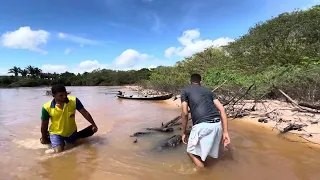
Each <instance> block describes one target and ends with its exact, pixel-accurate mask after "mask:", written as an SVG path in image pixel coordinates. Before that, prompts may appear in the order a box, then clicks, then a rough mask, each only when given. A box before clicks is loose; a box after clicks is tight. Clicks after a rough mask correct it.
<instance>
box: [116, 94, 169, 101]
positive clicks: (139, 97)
mask: <svg viewBox="0 0 320 180" xmlns="http://www.w3.org/2000/svg"><path fill="white" fill-rule="evenodd" d="M172 96H173V94H172V93H170V94H166V95H157V96H133V95H131V96H129V95H123V94H118V95H117V97H118V98H120V99H133V100H167V99H170V98H171V97H172Z"/></svg>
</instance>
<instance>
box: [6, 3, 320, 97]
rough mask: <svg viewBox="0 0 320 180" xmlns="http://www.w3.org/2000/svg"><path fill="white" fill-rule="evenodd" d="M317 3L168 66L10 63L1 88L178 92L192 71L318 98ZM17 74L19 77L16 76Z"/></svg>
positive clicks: (223, 90)
mask: <svg viewBox="0 0 320 180" xmlns="http://www.w3.org/2000/svg"><path fill="white" fill-rule="evenodd" d="M319 19H320V5H317V6H314V7H313V8H311V9H308V10H305V11H301V10H297V11H294V12H290V13H283V14H280V15H279V16H277V17H275V18H272V19H270V20H268V21H266V22H259V23H257V24H256V25H255V26H254V27H252V28H250V29H249V31H248V33H247V34H245V35H243V36H241V37H240V38H238V39H236V40H235V41H234V42H232V43H230V44H229V45H227V46H224V47H219V48H207V49H206V50H204V51H203V52H200V53H196V54H194V55H192V56H191V57H187V58H185V59H183V60H181V61H179V62H177V63H176V65H174V66H172V67H165V66H159V67H157V68H155V69H152V70H148V69H141V70H139V71H113V70H106V69H103V70H95V71H93V72H91V73H84V74H78V75H75V74H72V73H68V72H65V73H63V74H48V73H42V72H41V70H40V69H39V68H35V67H32V66H28V67H27V68H26V69H25V70H21V69H20V68H18V67H13V68H12V69H10V70H9V73H12V74H13V75H14V76H7V77H2V78H0V85H1V86H9V87H16V86H38V85H49V84H53V83H57V82H59V83H63V84H65V85H82V86H83V85H124V84H135V83H140V84H141V85H142V86H143V87H145V88H151V89H155V90H159V91H167V92H173V93H176V94H179V93H180V89H181V88H182V87H184V86H186V85H188V83H189V76H190V74H192V73H200V74H202V76H203V78H204V84H205V85H206V86H209V87H212V88H214V87H217V86H219V85H221V84H223V83H224V84H223V86H222V87H220V88H219V89H218V90H217V94H219V95H221V96H230V95H232V94H234V93H236V92H238V91H239V90H240V89H243V90H245V89H246V88H248V87H249V86H251V85H252V84H254V88H253V89H252V91H250V94H249V96H250V97H251V98H261V97H265V98H277V97H278V95H279V94H277V92H276V91H274V86H276V87H279V88H281V89H282V90H283V91H285V92H286V93H288V94H289V95H290V96H291V97H293V98H295V99H298V100H305V101H309V102H316V101H319V100H320V90H319V87H320V29H319V23H320V22H319ZM19 74H20V75H21V76H18V75H19Z"/></svg>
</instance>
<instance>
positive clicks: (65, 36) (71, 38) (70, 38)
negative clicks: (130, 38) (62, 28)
mask: <svg viewBox="0 0 320 180" xmlns="http://www.w3.org/2000/svg"><path fill="white" fill-rule="evenodd" d="M58 38H60V39H65V40H68V41H71V42H74V43H78V44H80V46H81V47H83V46H84V45H100V44H101V42H100V41H96V40H91V39H87V38H83V37H79V36H75V35H72V34H66V33H58Z"/></svg>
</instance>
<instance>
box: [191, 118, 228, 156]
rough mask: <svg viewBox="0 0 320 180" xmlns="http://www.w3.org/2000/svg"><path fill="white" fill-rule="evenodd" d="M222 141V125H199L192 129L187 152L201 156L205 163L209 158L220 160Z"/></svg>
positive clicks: (218, 123)
mask: <svg viewBox="0 0 320 180" xmlns="http://www.w3.org/2000/svg"><path fill="white" fill-rule="evenodd" d="M221 139H222V123H221V121H220V122H217V123H199V124H196V125H194V126H193V127H192V129H191V132H190V136H189V140H188V145H187V152H188V153H191V154H194V155H197V156H200V157H201V160H202V161H205V160H206V158H207V156H210V157H213V158H218V155H219V148H220V144H221Z"/></svg>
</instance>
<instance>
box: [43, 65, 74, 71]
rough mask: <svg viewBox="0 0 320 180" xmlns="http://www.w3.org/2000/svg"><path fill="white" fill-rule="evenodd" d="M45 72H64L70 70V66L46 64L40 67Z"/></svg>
mask: <svg viewBox="0 0 320 180" xmlns="http://www.w3.org/2000/svg"><path fill="white" fill-rule="evenodd" d="M40 69H41V70H42V72H44V73H54V72H56V73H64V72H66V71H67V70H68V67H67V66H65V65H52V64H44V65H42V66H41V68H40Z"/></svg>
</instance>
